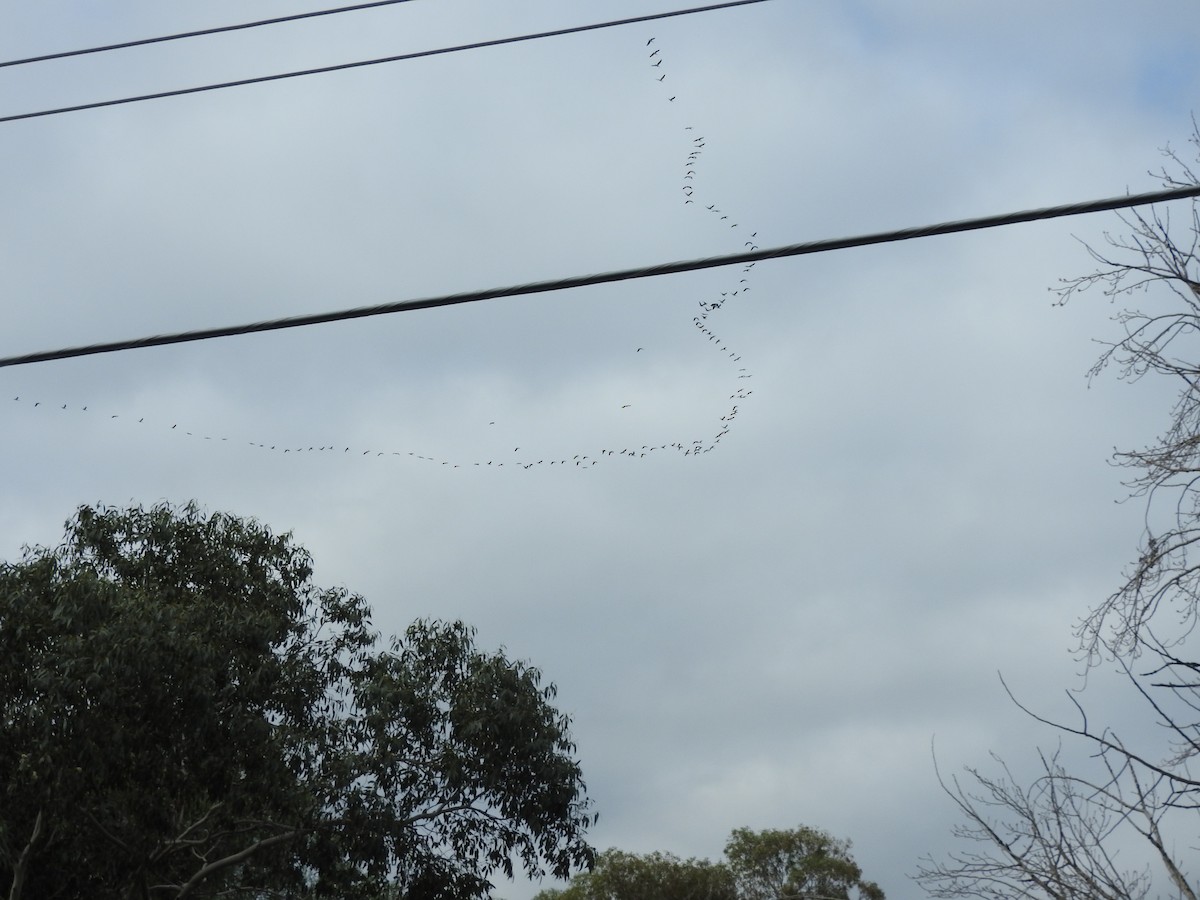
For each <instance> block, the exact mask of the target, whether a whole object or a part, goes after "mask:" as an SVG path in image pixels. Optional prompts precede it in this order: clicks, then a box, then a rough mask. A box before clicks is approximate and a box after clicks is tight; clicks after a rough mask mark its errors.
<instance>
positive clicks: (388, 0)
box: [0, 0, 412, 69]
mask: <svg viewBox="0 0 1200 900" xmlns="http://www.w3.org/2000/svg"><path fill="white" fill-rule="evenodd" d="M410 2H412V0H375V2H373V3H356V4H355V5H353V6H339V7H336V8H335V9H318V10H313V11H312V12H304V13H295V14H293V15H290V16H277V17H275V18H274V19H259V20H258V21H256V22H242V23H240V24H237V25H220V26H217V27H216V28H203V29H201V30H199V31H183V32H180V33H178V34H164V35H161V36H159V37H150V38H139V39H138V40H134V41H122V42H121V43H119V44H105V45H104V46H102V47H86V48H84V49H82V50H63V51H60V52H58V53H46V54H43V55H42V56H27V57H25V58H24V59H9V60H2V61H0V69H4V68H7V67H9V66H25V65H29V64H30V63H39V62H49V61H50V60H53V59H67V58H69V57H72V56H86V55H88V54H90V53H107V52H108V51H109V50H128V49H129V48H130V47H144V46H146V45H147V44H163V43H166V42H167V41H182V40H186V39H187V38H196V37H205V36H206V35H210V34H223V33H225V32H227V31H244V30H246V29H248V28H259V27H261V26H263V25H279V24H281V23H283V22H295V21H298V20H300V19H314V18H316V17H317V16H336V15H338V14H339V13H348V12H357V11H358V10H361V9H373V8H374V7H377V6H393V5H395V4H397V3H410Z"/></svg>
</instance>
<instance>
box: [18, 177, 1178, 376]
mask: <svg viewBox="0 0 1200 900" xmlns="http://www.w3.org/2000/svg"><path fill="white" fill-rule="evenodd" d="M1186 197H1200V185H1194V186H1191V187H1183V188H1174V189H1172V190H1166V191H1153V192H1151V193H1147V194H1132V195H1127V196H1124V197H1110V198H1109V199H1107V200H1089V201H1086V202H1083V203H1070V204H1067V205H1065V206H1051V207H1047V208H1045V209H1033V210H1025V211H1022V212H1013V213H1004V214H1002V215H996V216H984V217H982V218H978V219H959V220H957V221H954V222H943V223H941V224H938V225H925V226H921V227H918V228H902V229H899V230H897V231H880V232H875V233H874V234H865V235H859V236H857V237H846V238H827V239H825V240H819V241H809V242H808V243H804V244H789V245H786V246H783V247H772V248H770V249H768V250H752V251H750V252H748V253H735V254H731V255H727V256H712V257H708V258H707V259H693V260H682V261H679V262H670V263H663V264H661V265H657V266H644V267H641V268H637V269H621V270H619V271H616V272H605V273H601V274H597V275H579V276H575V277H573V278H561V279H558V280H555V281H535V282H532V283H530V284H522V285H516V286H513V287H501V288H489V289H487V290H482V291H467V292H466V293H461V294H443V295H441V296H438V297H425V298H421V299H417V300H401V301H399V302H396V303H384V304H381V305H379V306H365V307H359V308H357V309H345V310H339V311H337V312H327V313H316V314H314V315H308V316H290V317H288V318H284V319H270V320H268V321H265V322H254V323H251V324H248V325H231V326H226V327H223V328H206V329H202V330H199V331H184V332H180V333H177V334H161V335H156V336H153V337H143V338H134V339H132V340H125V341H112V342H110V343H104V344H91V345H88V346H84V347H68V348H65V349H62V350H47V351H44V352H41V353H27V354H25V355H22V356H8V357H3V358H0V368H3V367H7V366H23V365H28V364H30V363H36V362H51V361H53V360H59V359H72V358H74V357H78V356H91V355H94V354H97V353H116V352H118V351H122V350H136V349H139V348H142V347H161V346H164V345H166V344H183V343H188V342H191V341H207V340H211V339H213V338H220V337H232V336H234V335H239V334H253V333H255V332H260V331H279V330H281V329H284V328H300V327H303V326H306V325H323V324H325V323H328V322H342V321H345V320H347V319H361V318H365V317H367V316H382V315H389V314H391V313H399V312H411V311H413V310H416V309H432V308H434V307H438V306H453V305H454V304H458V303H475V302H478V301H480V300H496V299H499V298H501V297H519V296H522V295H526V294H540V293H545V292H547V291H562V290H567V289H569V288H577V287H584V286H586V285H592V284H608V283H610V282H614V281H629V280H631V279H635V278H653V277H656V276H659V275H674V274H677V273H680V272H694V271H696V270H698V269H711V268H716V267H718V266H733V265H741V264H743V263H748V262H758V261H759V260H764V259H782V258H783V257H787V256H803V255H807V254H810V253H825V252H827V251H829V250H844V249H847V248H850V247H866V246H868V245H871V244H885V243H892V242H896V241H908V240H912V239H914V238H923V237H933V236H934V235H939V234H956V233H958V232H962V231H978V230H980V229H983V228H999V227H1000V226H1003V225H1015V224H1018V223H1020V222H1034V221H1037V220H1039V219H1054V218H1059V217H1061V216H1078V215H1083V214H1085V213H1093V212H1103V211H1105V210H1110V209H1127V208H1129V207H1132V206H1146V205H1148V204H1151V203H1165V202H1166V201H1169V200H1181V199H1184V198H1186Z"/></svg>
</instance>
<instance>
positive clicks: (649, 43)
mask: <svg viewBox="0 0 1200 900" xmlns="http://www.w3.org/2000/svg"><path fill="white" fill-rule="evenodd" d="M653 43H654V38H650V40H648V41H646V46H647V47H649V46H650V45H651V44H653Z"/></svg>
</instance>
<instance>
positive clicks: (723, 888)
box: [535, 849, 737, 900]
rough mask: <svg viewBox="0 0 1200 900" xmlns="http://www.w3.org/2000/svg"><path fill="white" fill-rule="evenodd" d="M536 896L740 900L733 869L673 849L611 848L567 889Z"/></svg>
mask: <svg viewBox="0 0 1200 900" xmlns="http://www.w3.org/2000/svg"><path fill="white" fill-rule="evenodd" d="M535 900H737V894H736V892H735V891H734V885H733V877H732V876H731V874H730V872H729V869H728V868H727V867H726V866H723V865H721V864H720V863H716V864H714V863H710V862H709V861H708V860H697V859H688V860H681V859H680V858H679V857H677V856H673V855H671V854H670V853H651V854H648V855H646V856H638V855H637V854H635V853H625V852H623V851H621V850H615V849H614V850H607V851H605V852H604V853H601V854H600V856H599V857H597V858H596V867H595V868H594V869H592V871H591V872H587V873H584V874H582V875H577V876H576V877H575V878H574V879H572V881H571V884H570V886H569V887H568V888H566V890H563V891H553V890H551V891H542V892H541V893H540V894H538V895H537V897H536V898H535Z"/></svg>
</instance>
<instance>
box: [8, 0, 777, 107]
mask: <svg viewBox="0 0 1200 900" xmlns="http://www.w3.org/2000/svg"><path fill="white" fill-rule="evenodd" d="M766 2H769V0H727V2H724V3H713V4H710V5H708V6H696V7H692V8H690V9H676V10H671V11H670V12H663V13H651V14H649V15H645V16H632V17H630V18H627V19H613V20H611V21H607V22H594V23H592V24H590V25H574V26H571V27H570V28H557V29H554V30H553V31H540V32H537V33H535V34H521V35H517V36H515V37H507V38H494V39H492V40H488V41H476V42H474V43H470V44H458V45H456V46H453V47H439V48H437V49H435V50H418V51H416V52H413V53H401V54H398V55H396V56H384V57H381V58H379V59H366V60H359V61H357V62H348V63H338V64H337V65H332V66H320V67H318V68H314V69H301V70H299V71H295V72H280V73H277V74H275V75H260V76H257V77H254V78H242V79H238V80H237V81H223V82H220V83H217V84H204V85H199V86H197V87H190V88H178V89H176V90H172V91H158V92H156V93H153V94H140V95H137V96H134V97H120V98H117V99H116V100H98V101H94V102H92V103H80V104H77V105H75V106H61V107H58V108H56V109H42V110H37V111H35V112H27V113H16V114H14V115H8V116H0V124H2V123H4V122H18V121H21V120H23V119H37V118H42V117H44V116H57V115H62V114H64V113H73V112H81V111H83V110H86V109H101V108H103V107H106V106H120V105H122V104H127V103H141V102H142V101H144V100H161V99H163V98H165V97H182V96H185V95H187V94H199V93H201V92H203V91H220V90H224V89H226V88H235V87H244V86H246V85H250V84H261V83H264V82H268V81H282V80H284V79H287V78H301V77H303V76H305V75H324V74H327V73H330V72H340V71H342V70H344V69H359V68H363V67H364V66H378V65H382V64H383V63H393V62H403V61H405V60H411V59H423V58H425V57H427V56H441V55H444V54H447V53H460V52H462V51H464V50H480V49H483V48H484V47H499V46H501V45H503V44H516V43H520V42H522V41H536V40H541V39H542V38H551V37H561V36H563V35H567V34H579V33H581V32H584V31H597V30H599V29H602V28H616V27H618V26H621V25H635V24H637V23H640V22H653V21H656V20H658V19H670V18H675V17H677V16H690V15H694V14H696V13H703V12H714V11H716V10H719V9H730V8H732V7H735V6H749V5H751V4H755V3H766Z"/></svg>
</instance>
